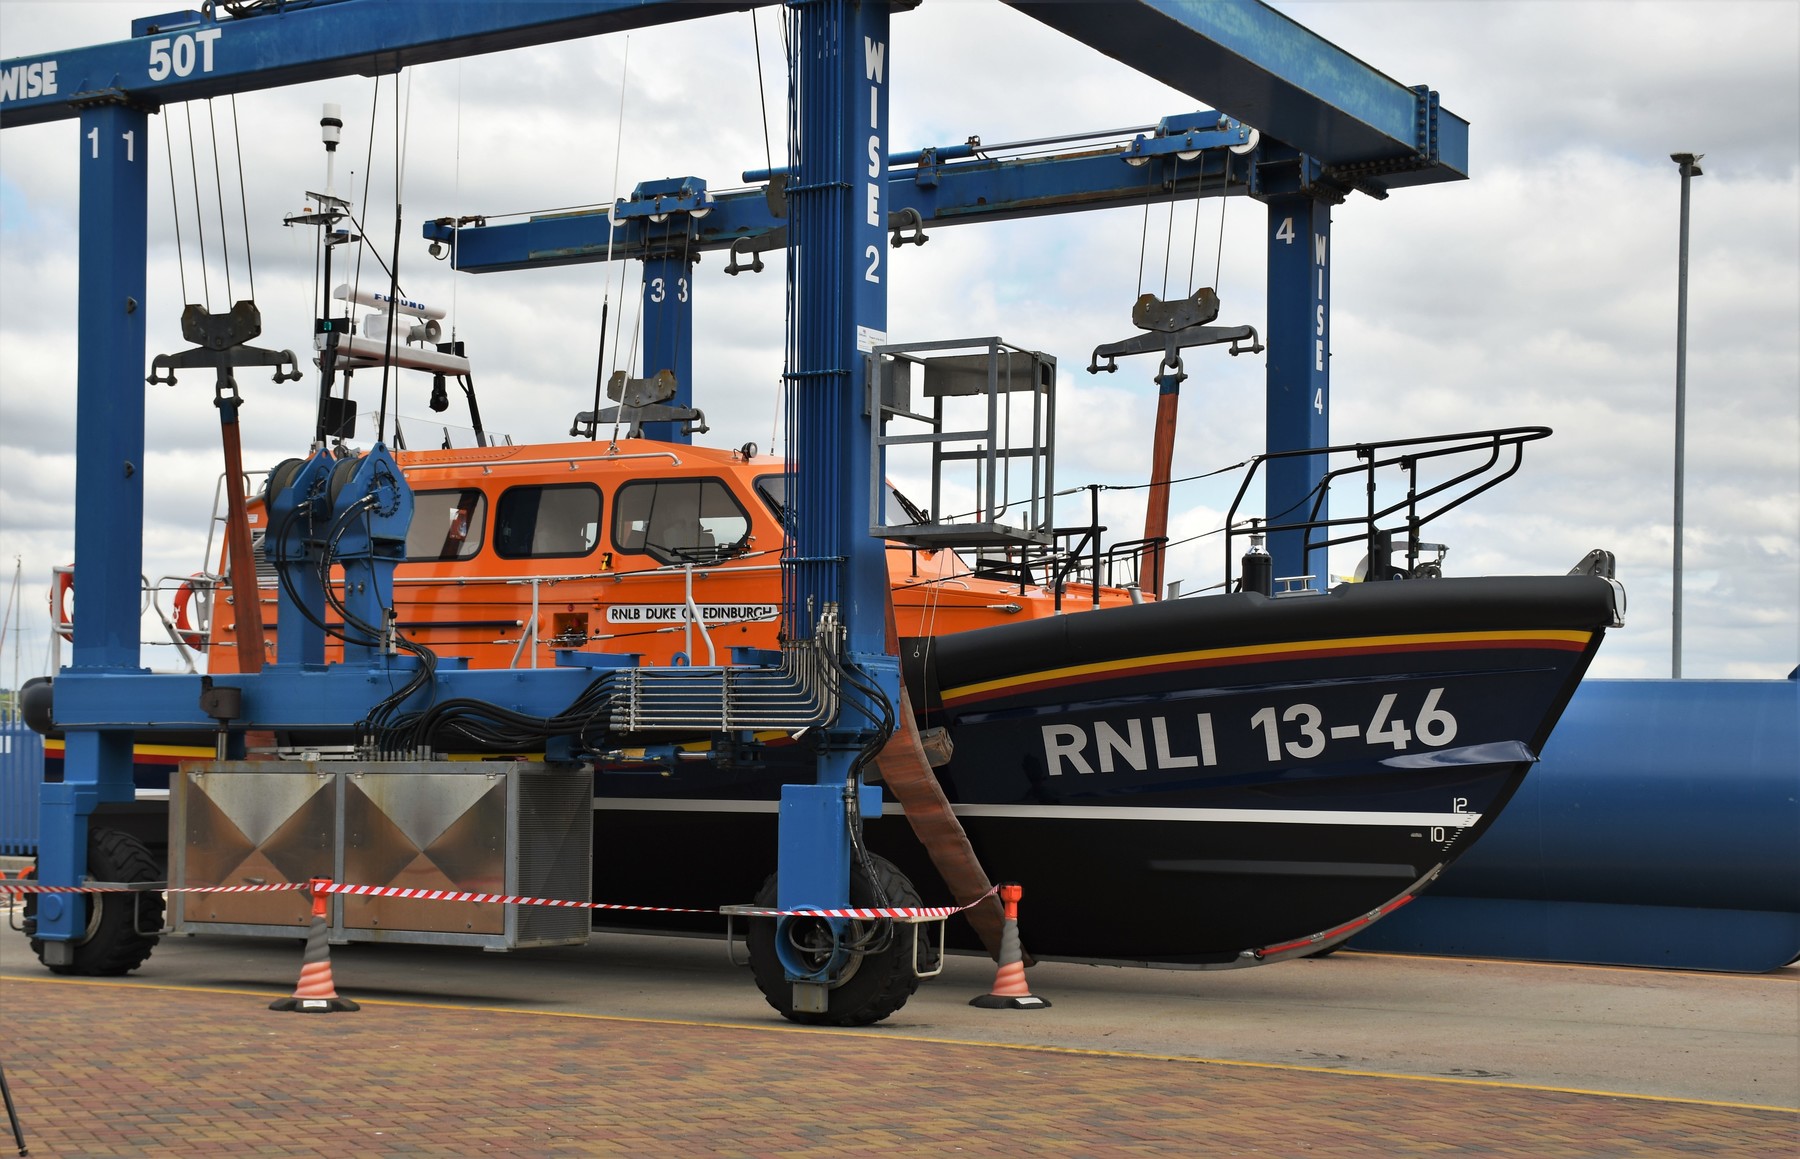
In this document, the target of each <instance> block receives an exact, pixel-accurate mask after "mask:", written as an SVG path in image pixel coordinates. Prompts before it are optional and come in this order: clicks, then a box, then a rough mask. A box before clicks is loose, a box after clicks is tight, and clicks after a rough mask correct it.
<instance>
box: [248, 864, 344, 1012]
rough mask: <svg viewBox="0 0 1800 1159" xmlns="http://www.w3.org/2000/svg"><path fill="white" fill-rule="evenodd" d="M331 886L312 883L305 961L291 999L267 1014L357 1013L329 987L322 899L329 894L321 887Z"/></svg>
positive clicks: (323, 880)
mask: <svg viewBox="0 0 1800 1159" xmlns="http://www.w3.org/2000/svg"><path fill="white" fill-rule="evenodd" d="M330 884H331V879H330V878H329V877H315V878H313V879H312V883H311V886H310V888H311V890H312V927H311V928H310V929H308V930H307V931H306V957H305V958H304V959H303V960H302V961H301V963H300V984H299V985H298V986H295V987H294V996H293V997H292V998H278V999H276V1000H275V1001H273V1002H271V1003H269V1009H270V1010H294V1011H298V1012H300V1013H301V1014H331V1013H334V1012H336V1011H339V1010H360V1009H362V1007H360V1006H358V1005H357V1004H356V1003H354V1002H352V1001H350V999H348V998H339V997H338V992H337V988H336V987H335V986H333V985H332V984H331V942H330V940H329V939H328V938H327V936H326V930H325V899H326V898H327V897H329V896H330V895H329V894H326V893H324V892H323V890H322V889H321V887H323V886H327V885H330Z"/></svg>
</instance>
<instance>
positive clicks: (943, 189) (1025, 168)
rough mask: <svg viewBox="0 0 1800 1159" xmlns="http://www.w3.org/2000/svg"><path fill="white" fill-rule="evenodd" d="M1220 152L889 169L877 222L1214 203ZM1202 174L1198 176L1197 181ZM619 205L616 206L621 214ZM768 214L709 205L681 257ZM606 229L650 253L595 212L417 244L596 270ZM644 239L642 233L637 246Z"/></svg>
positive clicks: (629, 230)
mask: <svg viewBox="0 0 1800 1159" xmlns="http://www.w3.org/2000/svg"><path fill="white" fill-rule="evenodd" d="M1222 152H1223V151H1222V150H1215V151H1213V154H1211V155H1207V156H1204V157H1202V158H1199V159H1196V160H1193V161H1186V162H1184V161H1181V160H1180V159H1179V158H1158V159H1154V160H1151V161H1149V162H1147V163H1146V164H1143V165H1130V164H1127V163H1126V162H1125V159H1124V158H1125V150H1124V149H1121V148H1112V149H1106V150H1103V151H1098V152H1086V153H1074V154H1067V155H1062V156H1054V157H1032V158H1025V159H1020V160H979V161H966V162H958V163H956V164H936V165H920V166H916V167H914V168H907V169H890V170H889V171H888V173H887V176H886V179H885V185H886V188H885V189H884V190H883V193H882V207H883V212H884V213H885V212H895V211H898V210H903V209H915V210H917V211H918V212H919V215H920V217H921V218H923V219H924V221H925V223H926V224H927V225H956V224H962V223H969V222H981V221H1010V220H1014V219H1017V218H1024V217H1043V216H1047V215H1050V214H1057V213H1072V212H1076V211H1079V210H1089V209H1109V208H1113V207H1115V206H1125V205H1142V204H1143V203H1144V202H1146V201H1160V200H1166V199H1167V198H1168V196H1169V183H1170V181H1172V180H1173V181H1178V182H1179V183H1180V185H1181V186H1182V188H1181V189H1180V190H1179V191H1178V194H1177V195H1178V196H1180V197H1184V198H1186V197H1193V196H1195V194H1196V192H1198V193H1199V194H1201V195H1203V196H1207V197H1214V196H1218V195H1219V194H1220V193H1221V191H1222V190H1223V189H1224V188H1225V182H1224V181H1223V180H1222V174H1223V165H1224V162H1223V160H1222V158H1221V155H1220V154H1222ZM1202 166H1204V167H1205V170H1204V173H1203V172H1202ZM1248 172H1249V162H1248V161H1246V160H1244V159H1238V160H1237V161H1236V162H1235V165H1234V169H1233V174H1234V176H1233V178H1232V185H1231V189H1232V192H1233V193H1242V192H1243V191H1244V180H1245V176H1246V174H1247V173H1248ZM623 204H624V203H623V202H621V205H623ZM786 224H787V222H786V221H785V220H783V219H778V218H776V217H775V216H774V214H773V213H771V212H770V210H769V205H768V200H767V197H766V195H765V193H764V191H763V190H762V189H761V188H757V189H747V190H735V191H732V192H727V193H718V194H715V195H714V198H713V203H712V208H711V211H710V212H709V213H708V214H707V215H706V216H705V217H704V218H701V219H700V220H698V221H696V222H694V230H695V233H694V236H693V237H692V239H691V240H690V241H689V243H688V248H689V250H690V252H699V251H702V250H725V249H729V248H731V244H732V243H733V242H735V241H738V240H741V239H745V238H757V237H762V236H765V235H767V234H768V233H770V232H771V231H773V230H775V229H778V228H781V227H784V226H785V225H786ZM609 228H610V232H611V239H610V240H611V243H612V253H613V255H614V256H615V257H637V256H639V255H640V254H642V253H643V252H644V249H645V248H646V240H648V242H649V245H650V247H651V248H652V249H654V248H655V247H656V245H657V244H658V239H659V235H658V234H657V233H656V232H655V231H656V229H657V227H656V226H655V225H650V224H647V223H646V222H645V221H644V220H643V219H641V218H623V219H621V220H620V221H619V222H618V225H617V226H616V227H609V225H608V219H607V212H606V210H605V209H595V210H591V211H584V212H578V213H559V214H554V215H547V216H544V217H534V218H530V219H528V220H525V221H518V222H508V223H505V224H497V225H476V226H465V227H463V228H461V229H456V228H453V227H451V226H449V225H441V224H438V223H436V222H432V223H428V224H427V225H426V226H425V236H426V237H428V238H431V239H433V240H438V241H445V242H451V241H453V242H454V257H453V260H454V262H455V265H456V268H457V269H459V270H463V271H466V272H470V273H494V272H497V271H501V270H522V269H533V268H537V267H540V266H559V265H572V264H576V263H581V262H596V261H604V260H606V255H607V252H608V250H607V243H608V240H609V239H608V233H609ZM646 230H649V231H651V232H650V233H649V234H648V238H647V236H646V232H645V231H646Z"/></svg>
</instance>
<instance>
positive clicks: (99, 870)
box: [23, 829, 163, 977]
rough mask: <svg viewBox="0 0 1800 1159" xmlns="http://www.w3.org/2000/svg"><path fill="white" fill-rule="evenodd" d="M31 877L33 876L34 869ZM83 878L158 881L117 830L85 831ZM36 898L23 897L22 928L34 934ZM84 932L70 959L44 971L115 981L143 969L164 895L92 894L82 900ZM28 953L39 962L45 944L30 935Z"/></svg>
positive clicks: (157, 872)
mask: <svg viewBox="0 0 1800 1159" xmlns="http://www.w3.org/2000/svg"><path fill="white" fill-rule="evenodd" d="M32 876H34V877H35V876H36V871H35V870H33V872H32ZM88 876H90V877H92V878H93V879H94V880H95V881H161V880H162V877H163V873H162V867H161V866H160V865H159V864H158V863H157V860H156V857H155V855H154V854H152V853H151V852H150V850H149V847H147V846H146V845H145V844H144V843H143V842H142V841H139V840H138V839H137V838H135V837H133V836H132V835H131V834H129V833H122V832H120V831H119V830H117V829H94V830H91V831H90V832H89V833H88ZM37 902H38V895H37V894H26V895H25V914H24V923H23V924H24V929H25V932H26V934H27V935H35V934H36V933H37ZM87 910H88V923H87V932H86V933H84V934H83V935H82V937H81V939H80V940H79V941H78V942H76V943H75V960H74V961H72V962H66V963H58V964H55V965H52V964H51V963H49V962H44V967H45V968H46V969H48V970H49V971H50V972H51V973H52V974H82V975H87V976H90V977H116V976H118V975H120V974H126V973H129V972H130V971H132V970H135V969H137V968H138V967H139V966H141V965H143V964H144V962H145V960H146V959H148V958H149V957H150V951H151V950H153V949H155V948H156V943H157V941H158V937H159V935H157V934H155V933H149V934H145V933H140V932H139V931H140V930H146V929H148V930H160V929H161V928H162V921H163V895H162V894H160V893H153V892H149V891H146V892H143V893H96V894H90V895H89V896H88V898H87ZM31 952H32V953H34V954H36V955H37V956H38V961H40V962H43V961H44V942H43V941H42V940H41V939H39V938H37V937H35V936H33V937H32V938H31Z"/></svg>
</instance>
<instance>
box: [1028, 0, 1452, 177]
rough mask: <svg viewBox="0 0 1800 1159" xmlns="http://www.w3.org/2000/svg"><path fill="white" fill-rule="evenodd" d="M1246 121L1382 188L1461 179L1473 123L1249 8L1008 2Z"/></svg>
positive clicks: (1268, 11) (1245, 1) (1253, 2)
mask: <svg viewBox="0 0 1800 1159" xmlns="http://www.w3.org/2000/svg"><path fill="white" fill-rule="evenodd" d="M1006 2H1007V3H1008V4H1010V5H1011V6H1012V7H1014V8H1017V9H1018V10H1019V11H1021V12H1023V13H1025V14H1026V15H1028V16H1031V17H1032V18H1034V19H1036V20H1038V21H1041V22H1042V23H1044V24H1047V25H1049V26H1050V27H1052V28H1055V29H1057V30H1058V31H1060V32H1063V33H1066V34H1068V35H1069V36H1071V37H1073V38H1074V39H1075V40H1078V41H1080V42H1081V43H1083V44H1086V45H1088V46H1090V47H1092V48H1095V49H1098V50H1099V51H1101V52H1103V53H1105V54H1106V55H1108V56H1110V57H1112V58H1113V59H1114V60H1117V61H1119V62H1120V63H1122V64H1124V65H1126V66H1128V67H1130V68H1132V69H1135V70H1136V71H1138V72H1140V73H1142V74H1144V75H1145V76H1148V77H1152V78H1154V79H1156V80H1159V81H1162V82H1163V83H1164V84H1166V85H1169V86H1170V87H1171V88H1174V89H1178V90H1179V91H1181V92H1184V93H1187V94H1188V95H1189V96H1192V97H1195V98H1196V99H1198V100H1201V101H1204V102H1206V103H1207V104H1209V105H1212V106H1213V107H1214V108H1217V109H1220V110H1221V111H1223V112H1227V113H1230V114H1231V115H1232V116H1233V117H1236V118H1237V119H1238V120H1240V121H1243V122H1244V123H1245V124H1247V125H1254V126H1255V127H1256V128H1257V129H1259V130H1261V131H1262V134H1263V136H1264V137H1273V138H1274V139H1276V140H1279V141H1281V142H1283V143H1285V144H1287V145H1291V146H1292V147H1293V148H1295V149H1298V150H1299V151H1300V152H1302V153H1306V154H1308V155H1309V156H1312V157H1314V158H1316V159H1318V160H1319V161H1320V162H1321V163H1323V164H1324V165H1325V166H1326V167H1327V169H1328V170H1330V169H1332V168H1342V170H1343V171H1344V173H1345V175H1358V174H1361V175H1365V176H1368V177H1371V178H1374V179H1375V180H1376V181H1377V182H1378V183H1379V184H1381V185H1419V184H1427V183H1431V182H1438V181H1456V180H1460V179H1462V178H1465V177H1467V176H1468V175H1469V123H1468V122H1467V121H1465V120H1463V119H1462V118H1460V117H1457V116H1455V115H1454V114H1452V113H1450V112H1448V111H1445V110H1441V109H1439V108H1438V106H1437V98H1436V94H1434V93H1431V92H1429V91H1428V90H1426V89H1423V88H1409V87H1408V86H1406V85H1403V84H1401V83H1400V82H1398V81H1396V80H1394V79H1393V78H1392V77H1389V76H1387V75H1385V74H1383V73H1380V72H1377V71H1376V70H1375V69H1372V68H1370V67H1369V66H1368V65H1366V64H1364V63H1363V62H1362V61H1360V60H1358V59H1356V58H1355V57H1354V56H1351V55H1350V54H1349V53H1347V52H1345V51H1344V50H1343V49H1341V48H1339V47H1337V46H1336V45H1334V44H1332V43H1331V42H1330V41H1328V40H1326V39H1324V38H1323V37H1321V36H1319V35H1318V34H1317V33H1315V32H1312V31H1310V30H1309V29H1307V28H1305V27H1302V26H1301V25H1300V24H1298V23H1296V22H1295V21H1293V20H1291V19H1289V18H1288V17H1287V16H1284V15H1283V14H1281V13H1280V12H1277V11H1275V10H1274V9H1273V8H1270V7H1269V6H1268V5H1266V4H1262V3H1258V2H1257V0H1006Z"/></svg>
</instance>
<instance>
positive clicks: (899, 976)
mask: <svg viewBox="0 0 1800 1159" xmlns="http://www.w3.org/2000/svg"><path fill="white" fill-rule="evenodd" d="M869 860H870V861H871V862H872V863H873V865H874V869H875V874H876V876H877V877H878V878H879V879H880V882H881V895H882V896H883V897H885V899H886V900H885V902H881V901H877V894H876V890H875V886H874V884H873V883H872V882H871V881H870V880H869V875H868V874H867V873H866V872H864V870H863V867H862V865H861V864H859V863H857V862H856V861H854V860H853V861H852V862H851V866H850V904H851V905H853V906H874V905H881V904H885V905H889V906H916V905H919V904H921V902H920V900H919V891H918V890H916V889H914V888H913V884H912V882H910V881H908V880H907V879H906V875H905V874H903V873H901V872H900V871H899V870H898V869H896V868H895V867H894V865H893V863H891V862H889V861H888V860H886V859H885V858H881V857H876V856H874V855H873V854H871V855H870V857H869ZM756 904H757V905H758V906H760V907H764V908H769V909H773V908H774V907H775V876H774V875H773V874H771V875H770V876H769V880H767V881H765V882H764V883H763V887H762V889H761V890H759V891H758V892H757V895H756ZM778 926H779V923H778V922H777V920H776V919H774V918H753V919H751V921H750V929H749V934H748V938H749V943H750V970H751V972H752V973H753V974H754V975H755V976H756V988H757V989H758V990H761V991H762V994H763V997H764V998H766V999H768V1001H769V1005H770V1006H773V1007H774V1008H775V1009H776V1010H779V1011H780V1012H781V1016H782V1017H783V1018H786V1019H788V1020H789V1021H791V1022H804V1023H808V1024H811V1025H817V1026H867V1025H869V1024H870V1023H871V1022H880V1021H881V1020H882V1019H883V1018H886V1017H887V1016H888V1015H890V1014H892V1013H893V1012H894V1011H896V1010H898V1009H900V1008H901V1007H902V1006H904V1005H906V1000H907V999H908V998H911V997H912V995H913V991H915V990H917V989H918V988H919V979H918V976H917V975H916V974H914V973H913V961H912V955H913V933H914V930H913V928H912V927H909V926H907V925H905V924H901V923H897V922H884V921H875V922H854V923H852V925H851V937H852V938H853V939H855V940H857V941H862V942H865V943H866V944H868V945H869V946H870V947H871V948H870V949H869V950H867V951H865V952H863V953H862V954H860V955H858V956H855V957H853V958H852V959H851V960H850V962H849V964H848V965H847V966H845V968H844V973H843V976H842V977H841V978H839V979H838V982H837V984H836V985H835V986H833V987H832V988H831V990H830V993H829V996H828V997H827V1000H826V1009H825V1012H824V1013H823V1014H812V1013H807V1012H804V1011H797V1010H795V1009H794V987H793V983H791V982H789V981H788V980H787V976H786V973H785V971H783V969H782V967H781V959H780V958H779V957H778V956H777V955H776V952H775V939H776V937H777V936H780V934H779V933H778ZM781 932H785V934H786V936H787V937H788V938H789V939H790V940H791V941H792V942H793V943H794V946H795V948H796V949H798V950H799V951H800V952H801V954H802V955H803V956H812V957H817V958H820V959H822V958H823V957H824V956H825V955H828V954H829V948H830V945H831V937H830V933H829V928H828V927H827V925H826V923H825V922H824V921H823V920H820V921H816V922H815V921H810V920H806V919H801V920H797V921H790V922H788V923H787V924H786V927H785V929H784V930H782V931H781ZM809 946H816V947H817V950H816V951H815V952H810V953H809V950H808V947H809ZM927 950H929V951H930V953H929V954H928V953H927ZM935 953H936V948H935V946H931V945H929V939H927V944H926V945H923V946H921V948H920V959H921V965H922V966H923V967H924V968H926V969H930V968H931V966H932V965H933V964H934V961H933V957H934V956H935Z"/></svg>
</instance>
